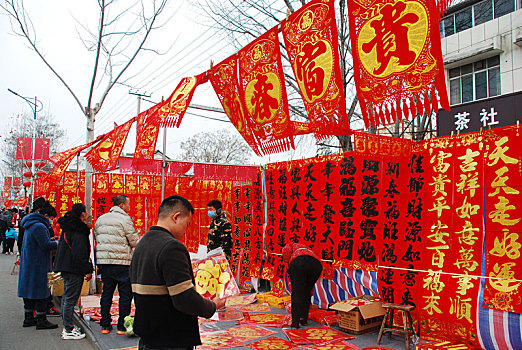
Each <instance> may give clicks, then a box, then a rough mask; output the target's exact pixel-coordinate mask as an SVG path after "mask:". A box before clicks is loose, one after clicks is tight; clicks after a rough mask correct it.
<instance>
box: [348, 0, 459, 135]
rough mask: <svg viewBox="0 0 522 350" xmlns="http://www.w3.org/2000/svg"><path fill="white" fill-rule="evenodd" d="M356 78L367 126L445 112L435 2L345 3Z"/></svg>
mask: <svg viewBox="0 0 522 350" xmlns="http://www.w3.org/2000/svg"><path fill="white" fill-rule="evenodd" d="M347 2H348V9H349V23H350V38H351V43H352V53H353V65H354V73H355V74H354V78H355V83H356V87H357V96H358V97H359V103H360V105H361V111H362V114H363V119H364V122H365V125H366V127H368V126H369V125H370V124H371V125H373V126H377V125H379V124H381V125H385V124H390V123H393V122H395V121H396V120H397V119H399V120H401V119H404V118H407V117H408V115H410V116H411V117H414V116H415V115H416V114H417V113H419V114H421V115H422V114H424V112H426V113H428V114H429V113H431V110H434V111H435V112H437V111H438V104H439V102H440V104H441V106H442V108H444V109H446V110H449V103H448V97H447V92H446V82H445V78H444V67H443V61H442V53H441V48H440V32H439V23H438V20H439V13H438V12H439V11H438V9H436V8H435V2H434V1H428V0H392V1H384V0H379V1H374V2H368V1H366V2H365V1H358V0H347Z"/></svg>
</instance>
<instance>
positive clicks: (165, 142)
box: [161, 128, 167, 202]
mask: <svg viewBox="0 0 522 350" xmlns="http://www.w3.org/2000/svg"><path fill="white" fill-rule="evenodd" d="M166 152H167V128H163V156H162V160H161V201H162V202H163V199H165V168H166V167H167V162H166V161H165V160H166V159H165V158H166V156H165V153H166Z"/></svg>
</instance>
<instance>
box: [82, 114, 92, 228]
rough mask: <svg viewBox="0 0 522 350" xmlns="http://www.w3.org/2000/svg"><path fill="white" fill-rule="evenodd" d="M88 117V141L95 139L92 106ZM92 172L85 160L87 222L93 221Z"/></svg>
mask: <svg viewBox="0 0 522 350" xmlns="http://www.w3.org/2000/svg"><path fill="white" fill-rule="evenodd" d="M85 112H86V113H85V114H86V117H87V135H86V141H87V143H89V142H92V141H93V140H94V110H93V109H91V108H87V109H86V111H85ZM92 173H93V169H92V166H91V164H90V163H89V162H85V203H84V204H85V207H86V208H87V214H88V218H87V223H88V224H91V223H92Z"/></svg>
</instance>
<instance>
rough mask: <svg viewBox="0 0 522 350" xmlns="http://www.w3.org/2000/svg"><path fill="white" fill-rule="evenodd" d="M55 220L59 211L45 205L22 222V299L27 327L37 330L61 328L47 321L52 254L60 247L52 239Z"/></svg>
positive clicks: (20, 288)
mask: <svg viewBox="0 0 522 350" xmlns="http://www.w3.org/2000/svg"><path fill="white" fill-rule="evenodd" d="M55 217H56V210H55V209H54V207H53V206H51V204H50V203H49V202H45V205H44V206H43V208H42V209H40V212H38V213H32V214H29V215H27V216H26V217H25V218H24V219H23V220H22V226H23V227H24V228H25V238H24V243H23V249H22V254H21V257H20V273H19V277H18V297H20V298H24V311H25V319H24V323H23V326H24V327H31V326H34V325H36V329H52V328H57V327H58V325H56V324H54V323H51V322H49V321H47V317H46V314H47V310H48V306H47V298H48V297H49V296H50V293H49V287H48V286H47V273H48V272H50V271H51V256H50V252H51V251H52V250H54V249H56V247H57V245H58V244H57V242H54V241H51V239H50V238H49V227H50V222H51V221H52V220H53V219H54V218H55ZM35 310H36V319H35V318H34V311H35Z"/></svg>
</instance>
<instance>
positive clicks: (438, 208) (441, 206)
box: [428, 196, 450, 218]
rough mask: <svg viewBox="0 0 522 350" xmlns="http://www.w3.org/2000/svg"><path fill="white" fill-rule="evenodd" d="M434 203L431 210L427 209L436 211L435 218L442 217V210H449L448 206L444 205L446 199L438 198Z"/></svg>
mask: <svg viewBox="0 0 522 350" xmlns="http://www.w3.org/2000/svg"><path fill="white" fill-rule="evenodd" d="M435 201H436V202H435V203H433V208H431V209H428V211H435V210H436V211H437V218H440V217H441V216H442V211H443V210H444V209H450V206H449V205H448V204H447V203H446V198H444V197H442V196H440V197H439V198H437V199H436V200H435Z"/></svg>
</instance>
